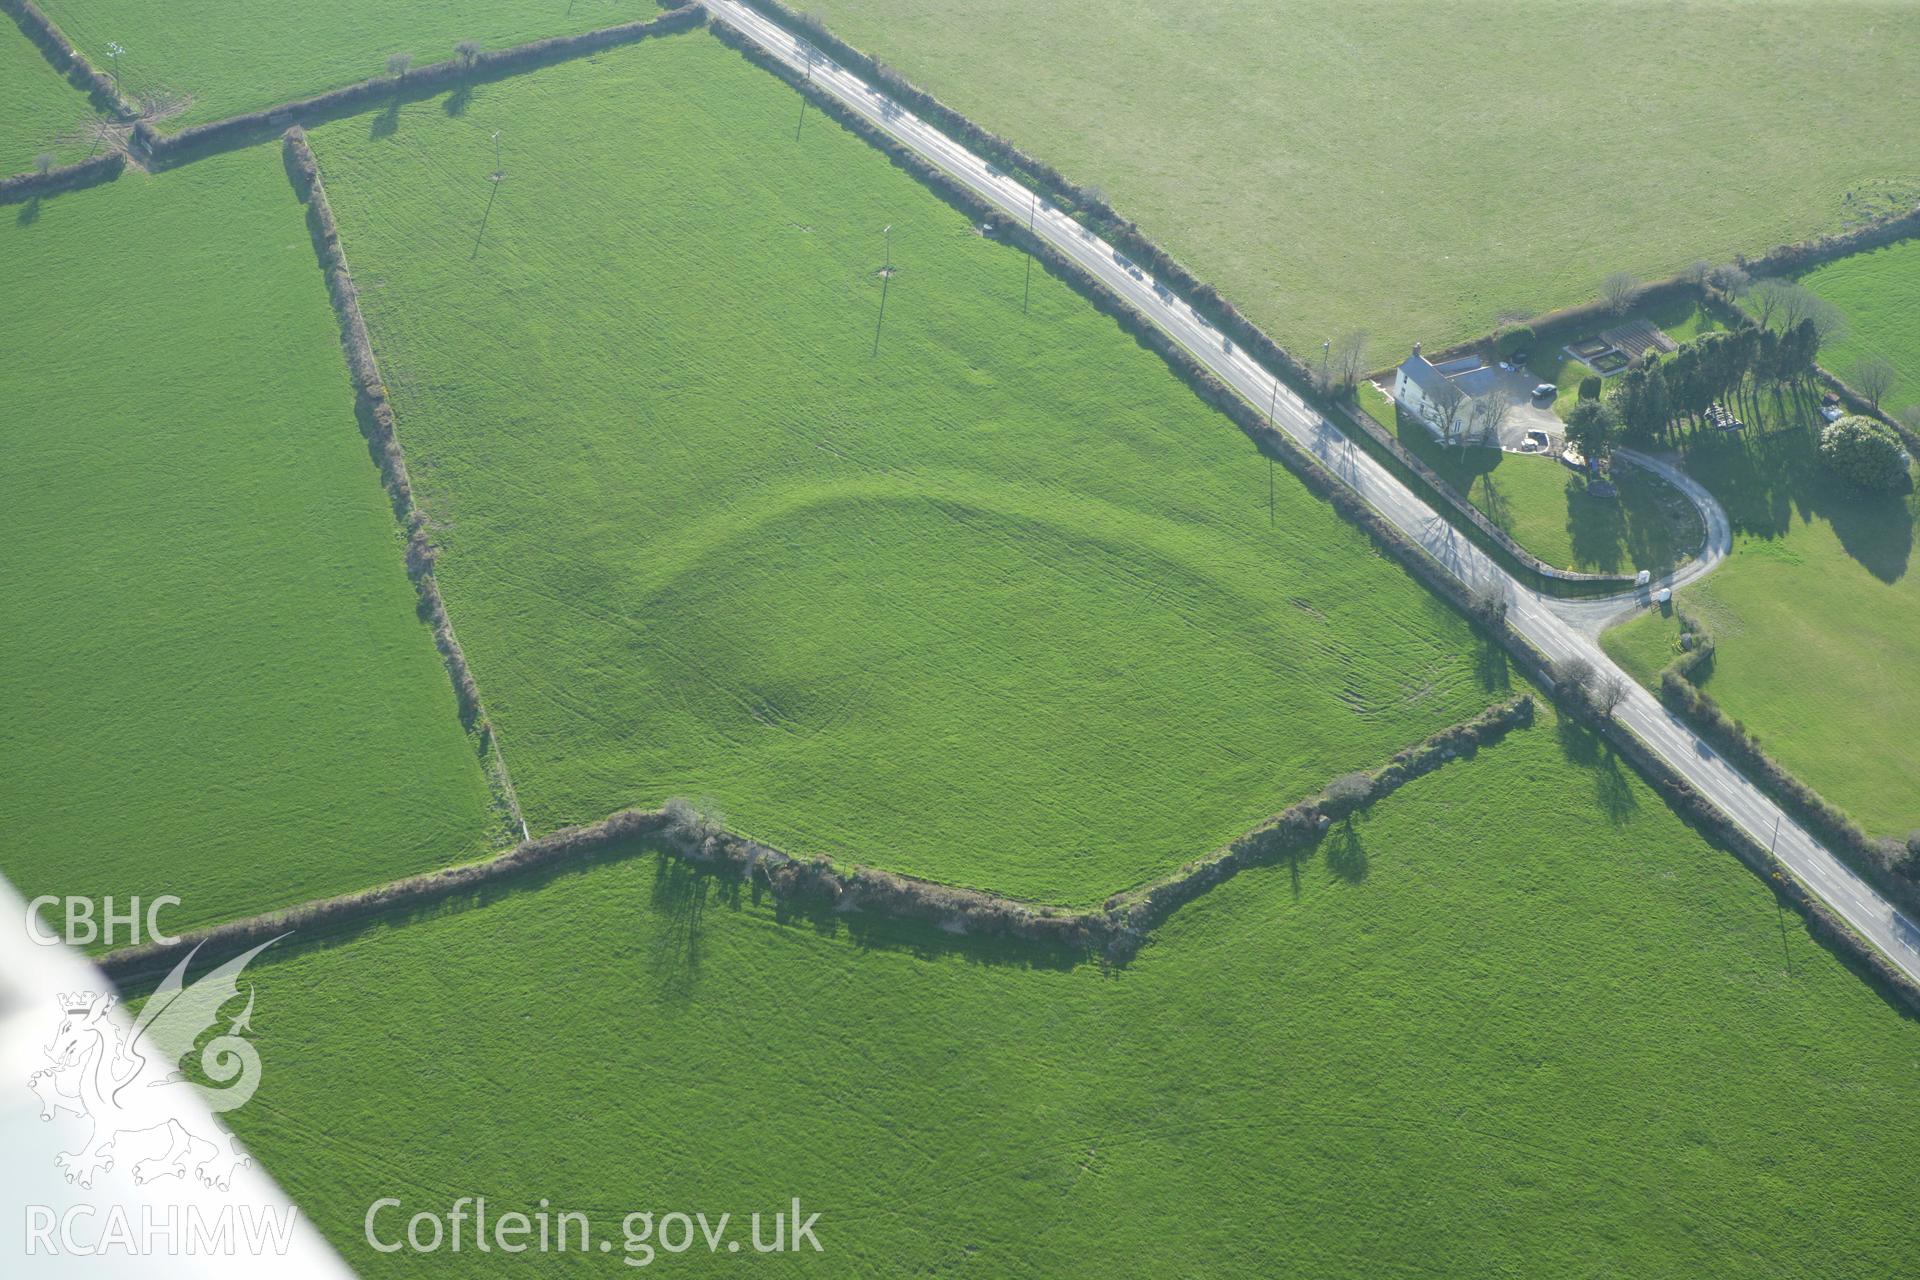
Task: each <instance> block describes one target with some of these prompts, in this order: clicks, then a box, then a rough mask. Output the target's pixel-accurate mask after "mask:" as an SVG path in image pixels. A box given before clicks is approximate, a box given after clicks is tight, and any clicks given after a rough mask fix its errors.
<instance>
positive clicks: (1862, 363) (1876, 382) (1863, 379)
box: [1847, 356, 1900, 410]
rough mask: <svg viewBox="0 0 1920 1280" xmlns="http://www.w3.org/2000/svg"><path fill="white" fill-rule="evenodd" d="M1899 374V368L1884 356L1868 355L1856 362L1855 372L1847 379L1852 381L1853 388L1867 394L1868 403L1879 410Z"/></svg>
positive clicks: (1864, 394)
mask: <svg viewBox="0 0 1920 1280" xmlns="http://www.w3.org/2000/svg"><path fill="white" fill-rule="evenodd" d="M1899 376H1900V373H1899V370H1897V369H1895V368H1894V367H1893V364H1892V363H1891V362H1890V361H1888V360H1887V359H1885V358H1884V357H1881V356H1867V357H1866V358H1864V359H1862V360H1858V361H1856V362H1855V363H1854V366H1853V372H1852V373H1851V374H1849V375H1848V377H1847V381H1848V382H1851V383H1852V384H1853V389H1854V390H1855V391H1858V392H1859V393H1860V394H1861V395H1863V396H1865V397H1866V398H1867V403H1868V404H1870V405H1872V406H1873V407H1874V408H1875V409H1876V410H1877V409H1879V407H1880V401H1881V399H1882V398H1883V397H1884V396H1885V395H1886V394H1887V392H1889V391H1891V390H1893V383H1894V380H1895V379H1896V378H1898V377H1899Z"/></svg>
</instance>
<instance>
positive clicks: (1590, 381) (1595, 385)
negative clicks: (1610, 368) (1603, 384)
mask: <svg viewBox="0 0 1920 1280" xmlns="http://www.w3.org/2000/svg"><path fill="white" fill-rule="evenodd" d="M1580 398H1581V399H1582V400H1598V399H1599V398H1600V379H1599V378H1597V377H1588V378H1582V379H1580Z"/></svg>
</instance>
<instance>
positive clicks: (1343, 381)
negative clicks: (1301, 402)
mask: <svg viewBox="0 0 1920 1280" xmlns="http://www.w3.org/2000/svg"><path fill="white" fill-rule="evenodd" d="M1368 336H1369V335H1368V333H1367V331H1366V330H1365V329H1355V330H1354V331H1353V332H1351V333H1349V334H1346V335H1345V336H1344V337H1341V338H1340V339H1338V340H1337V341H1335V342H1334V344H1333V355H1332V357H1331V359H1330V360H1329V362H1328V374H1329V376H1330V377H1332V378H1333V380H1334V384H1335V385H1336V386H1338V387H1339V388H1340V389H1341V390H1342V391H1349V390H1352V388H1353V385H1354V384H1355V383H1357V382H1358V381H1360V375H1361V374H1363V373H1365V372H1366V371H1367V339H1368Z"/></svg>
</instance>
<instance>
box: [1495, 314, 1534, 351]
mask: <svg viewBox="0 0 1920 1280" xmlns="http://www.w3.org/2000/svg"><path fill="white" fill-rule="evenodd" d="M1533 342H1534V337H1533V326H1532V325H1530V324H1522V323H1520V322H1519V321H1514V320H1510V321H1508V322H1507V323H1506V324H1503V325H1501V326H1500V327H1499V328H1498V329H1496V330H1494V334H1493V349H1494V351H1495V352H1497V353H1499V354H1500V355H1501V356H1502V357H1505V356H1511V355H1512V354H1513V353H1514V352H1516V351H1528V350H1531V349H1532V347H1533Z"/></svg>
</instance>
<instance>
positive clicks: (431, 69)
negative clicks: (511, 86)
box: [0, 0, 706, 165]
mask: <svg viewBox="0 0 1920 1280" xmlns="http://www.w3.org/2000/svg"><path fill="white" fill-rule="evenodd" d="M26 2H27V0H0V3H26ZM705 20H706V9H705V8H704V7H703V6H702V5H701V4H700V3H699V0H694V2H693V3H690V4H684V5H682V6H680V7H679V8H677V9H673V10H670V11H669V12H667V13H663V14H661V15H659V16H658V17H655V18H650V19H647V20H646V21H644V22H625V23H621V24H619V25H617V26H612V27H601V28H599V29H598V30H595V31H584V32H581V33H580V34H578V35H571V36H551V37H549V38H547V39H544V40H532V41H528V42H527V43H526V44H519V45H515V46H513V47H512V48H510V49H497V50H493V51H491V52H484V53H481V54H479V55H478V56H476V57H475V58H474V59H473V61H472V62H471V63H467V62H462V61H461V60H459V59H457V58H449V59H447V60H446V61H444V62H434V63H429V64H428V65H426V66H424V67H417V68H412V69H409V70H408V71H406V72H405V73H403V74H401V75H398V76H371V77H369V78H367V79H365V80H361V81H358V82H356V83H354V84H350V85H346V86H344V87H342V88H339V89H330V90H328V91H327V92H325V93H320V94H315V95H314V96H312V97H310V98H298V99H295V100H294V101H291V102H283V103H281V104H279V105H278V106H273V107H267V108H266V109H264V110H261V111H249V112H245V113H243V114H241V115H237V116H228V117H227V118H226V119H224V120H215V121H212V122H210V123H208V124H199V125H193V126H192V127H190V128H186V129H182V130H181V131H180V132H178V133H171V134H166V133H161V132H160V131H159V130H158V129H155V128H154V127H153V125H152V124H151V123H149V122H148V121H145V120H142V121H140V122H139V123H138V124H136V125H134V127H133V138H134V142H135V143H136V144H137V145H139V147H140V148H141V149H142V150H143V151H144V152H146V154H147V155H148V156H149V157H150V158H151V160H152V161H153V163H154V164H156V165H170V164H179V163H182V162H184V161H186V160H190V159H195V158H198V157H200V156H203V155H209V154H212V153H214V152H218V151H228V150H231V149H233V148H234V147H241V146H246V145H247V144H249V143H252V142H258V141H262V140H264V139H266V138H269V137H271V136H273V135H275V134H278V133H280V132H282V131H283V130H285V129H286V128H287V127H288V126H289V125H293V126H299V127H303V128H306V127H312V126H315V125H319V124H324V123H326V122H327V121H329V120H336V119H339V118H340V117H342V116H349V115H356V114H358V113H360V112H362V111H365V110H367V109H368V108H370V107H373V106H375V105H378V104H381V103H386V102H401V101H404V102H411V101H415V100H417V99H419V98H424V97H428V96H430V95H432V94H435V93H438V92H440V91H441V90H442V89H449V88H450V89H455V90H458V89H460V88H464V87H468V86H471V85H476V84H485V83H488V82H491V81H495V80H501V79H505V78H506V77H508V76H511V75H517V74H519V73H521V72H523V71H530V70H532V69H534V68H536V67H544V66H550V65H552V64H553V63H556V62H568V61H571V60H573V59H575V58H580V57H585V56H586V55H588V54H591V53H597V52H599V51H600V50H602V49H611V48H615V47H617V46H619V45H624V44H633V43H636V42H638V41H641V40H645V39H648V38H649V37H652V36H662V35H671V34H673V33H674V32H678V31H688V30H691V29H693V28H694V27H697V26H699V25H700V24H701V23H702V22H704V21H705Z"/></svg>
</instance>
